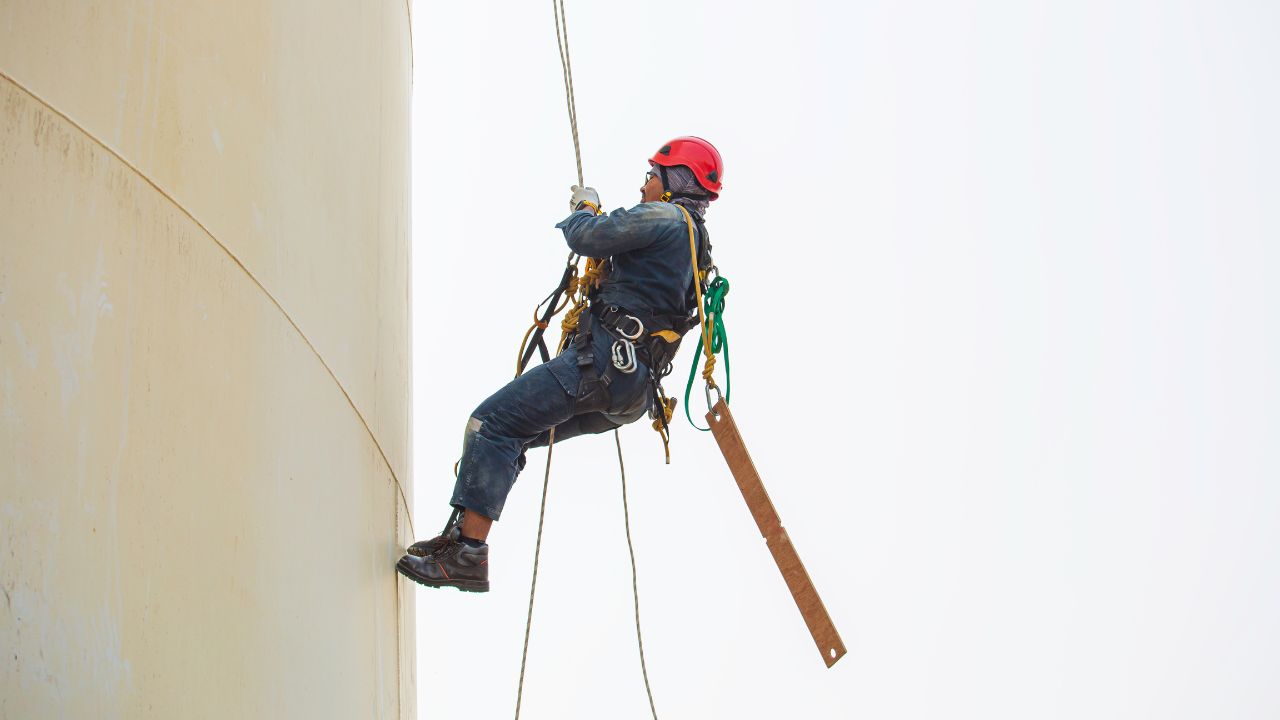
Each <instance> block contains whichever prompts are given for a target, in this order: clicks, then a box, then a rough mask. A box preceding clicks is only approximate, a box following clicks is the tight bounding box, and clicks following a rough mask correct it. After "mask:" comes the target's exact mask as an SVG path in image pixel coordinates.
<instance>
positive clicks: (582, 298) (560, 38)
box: [516, 0, 658, 720]
mask: <svg viewBox="0 0 1280 720" xmlns="http://www.w3.org/2000/svg"><path fill="white" fill-rule="evenodd" d="M551 8H552V10H553V11H554V12H555V17H556V45H557V47H558V48H559V50H560V67H561V70H562V71H563V73H564V85H565V103H566V105H567V106H568V108H569V129H570V130H571V131H572V132H573V155H574V160H575V161H576V163H577V166H578V184H579V185H582V184H584V183H583V181H582V149H581V146H580V145H579V142H578V113H577V106H576V105H575V103H574V99H573V68H572V66H571V65H570V64H569V27H568V25H567V24H565V19H564V18H565V14H564V0H551ZM598 212H599V211H598V210H597V213H598ZM570 262H571V263H573V265H574V267H575V269H576V262H575V261H574V260H573V259H572V257H571V259H570ZM603 274H604V263H603V262H600V261H597V260H595V259H592V258H587V269H586V271H585V272H584V273H583V274H582V275H581V276H580V277H579V276H577V275H576V274H575V275H574V276H573V277H572V278H571V279H570V280H569V282H568V286H567V288H566V300H565V303H564V304H563V305H561V306H560V307H559V308H554V305H555V302H554V300H552V302H551V304H552V309H553V312H551V313H549V314H547V315H545V316H544V317H543V319H542V320H541V321H539V319H538V314H537V308H535V309H534V325H533V326H532V327H530V329H529V331H528V332H526V333H525V337H524V340H523V341H522V342H521V349H520V355H519V356H518V357H521V358H523V356H524V354H525V352H524V351H525V346H526V345H527V344H528V342H529V339H530V337H531V335H532V334H533V333H534V332H535V329H536V330H544V329H546V325H547V322H548V321H549V320H550V319H551V317H552V316H554V315H555V313H558V312H559V311H560V309H563V308H564V307H566V306H567V305H568V304H569V303H570V302H572V303H573V307H572V308H571V309H570V310H569V311H568V312H566V313H565V316H564V319H563V320H562V321H561V323H560V329H561V335H560V344H559V346H558V348H557V354H559V353H561V352H564V349H565V347H566V346H567V345H568V341H569V338H570V337H572V335H573V333H574V331H575V330H577V328H578V320H579V318H580V317H581V316H582V313H583V312H585V311H586V309H587V307H588V300H587V295H588V292H589V291H590V290H591V289H592V288H593V287H595V286H597V285H599V283H600V278H601V276H603ZM554 295H555V293H552V297H554ZM549 299H551V298H549ZM544 302H545V301H544ZM524 362H527V360H524ZM523 369H524V368H523V362H517V367H516V375H517V376H519V375H520V373H521V372H522V371H523ZM613 438H614V442H615V443H616V444H617V446H618V470H619V472H620V473H621V475H622V515H623V521H624V524H625V526H626V532H627V552H629V553H630V555H631V595H632V599H633V600H634V602H635V614H636V643H637V644H638V645H639V647H640V672H641V674H642V675H643V676H644V691H645V693H646V694H647V695H648V696H649V710H650V711H651V712H652V713H653V719H654V720H658V711H657V710H656V709H655V708H654V704H653V691H652V690H651V689H650V687H649V670H648V668H647V667H646V666H645V661H644V638H643V637H642V636H641V634H640V588H639V584H638V581H637V579H636V577H637V574H636V554H635V550H634V548H633V547H632V544H631V517H630V511H629V510H628V507H627V470H626V466H625V465H624V464H623V462H622V440H621V439H620V438H619V435H618V430H617V429H616V428H615V429H614V431H613ZM555 442H556V430H555V428H554V427H553V428H551V432H550V435H549V437H548V439H547V469H546V472H545V473H544V475H543V478H542V505H541V508H540V509H539V511H538V538H537V541H536V542H535V544H534V549H533V578H532V580H530V582H529V611H528V614H527V615H526V616H525V624H524V649H523V650H522V651H521V653H520V682H519V685H518V686H517V688H516V720H520V705H521V703H522V701H523V700H524V673H525V668H526V666H527V664H528V659H529V635H530V632H531V631H532V629H533V600H534V596H535V594H536V591H537V587H538V561H539V559H540V558H541V556H542V528H543V526H544V524H545V522H546V518H547V489H548V487H549V486H550V483H551V450H552V448H553V447H555Z"/></svg>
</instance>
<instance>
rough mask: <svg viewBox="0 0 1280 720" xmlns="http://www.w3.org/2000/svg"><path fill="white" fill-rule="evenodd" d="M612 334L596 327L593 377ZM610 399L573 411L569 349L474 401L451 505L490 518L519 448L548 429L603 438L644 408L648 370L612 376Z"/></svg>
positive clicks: (517, 466)
mask: <svg viewBox="0 0 1280 720" xmlns="http://www.w3.org/2000/svg"><path fill="white" fill-rule="evenodd" d="M613 341H614V337H613V336H611V335H610V334H609V333H608V332H607V331H605V330H604V329H603V328H601V327H600V326H599V325H597V326H596V327H595V329H594V332H593V333H592V354H593V356H594V358H593V359H594V363H593V364H594V366H595V368H596V372H597V373H604V371H605V368H606V367H608V365H609V364H611V360H610V354H609V351H610V347H611V346H612V344H613ZM615 378H616V379H615V380H614V382H613V384H612V385H611V386H610V388H609V390H610V393H611V396H612V397H611V401H610V403H609V407H608V408H606V409H604V410H603V411H595V412H584V413H579V412H577V410H578V405H579V401H578V392H579V384H580V383H581V379H582V378H581V373H580V372H579V370H578V351H577V349H576V348H574V347H573V346H572V345H570V347H569V348H568V349H566V350H565V351H564V352H563V353H561V354H560V355H559V356H557V357H555V358H553V359H552V360H551V361H550V362H547V363H544V364H542V365H539V366H537V367H535V368H533V369H532V370H529V371H528V372H526V373H525V374H523V375H521V376H520V377H518V378H516V379H515V380H512V381H511V382H509V383H507V384H506V386H505V387H503V388H502V389H501V390H499V391H497V392H496V393H494V394H493V395H491V396H490V397H489V399H488V400H485V401H484V402H482V403H480V406H479V407H477V408H476V409H475V412H473V413H472V414H471V419H470V420H469V421H468V422H467V428H466V432H465V433H464V434H463V440H462V460H461V462H460V463H459V464H458V479H457V482H456V483H455V485H454V489H453V500H452V501H451V504H452V505H453V506H454V507H456V508H466V509H467V510H471V511H474V512H478V513H480V514H482V515H485V516H486V517H489V518H492V519H494V520H497V519H498V517H499V516H500V515H501V514H502V506H503V504H504V503H505V502H506V499H507V494H508V493H510V492H511V487H512V485H514V484H515V481H516V476H517V475H519V474H520V471H521V470H522V469H524V462H525V457H524V453H525V450H527V449H528V448H531V447H544V446H546V445H547V443H548V439H549V436H550V432H549V431H550V429H551V428H553V427H554V428H555V431H556V438H555V439H556V443H557V444H559V443H560V442H561V441H563V440H568V439H569V438H573V437H577V436H579V435H588V434H595V433H602V432H606V431H609V430H613V429H614V428H617V427H621V426H622V425H626V424H627V423H631V422H634V421H635V420H637V419H639V418H640V417H641V416H642V415H644V414H645V413H646V412H647V411H648V410H649V402H650V397H649V384H648V379H649V369H648V368H647V367H645V365H644V364H643V363H639V366H638V367H637V368H636V370H635V372H634V373H630V374H622V373H618V374H616V376H615Z"/></svg>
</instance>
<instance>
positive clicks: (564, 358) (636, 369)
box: [396, 137, 724, 592]
mask: <svg viewBox="0 0 1280 720" xmlns="http://www.w3.org/2000/svg"><path fill="white" fill-rule="evenodd" d="M723 175H724V169H723V165H722V163H721V160H720V153H719V152H718V151H717V150H716V149H715V147H714V146H712V145H711V143H709V142H707V141H706V140H703V139H701V138H697V137H680V138H676V139H674V140H672V141H671V142H669V143H666V144H665V145H663V146H662V147H661V148H660V149H659V150H658V151H657V152H656V153H655V154H654V155H653V157H652V158H651V159H650V160H649V171H648V172H647V173H646V174H645V179H644V185H643V186H642V187H641V188H640V195H641V197H640V200H641V202H640V204H639V205H636V206H635V207H633V208H631V209H618V210H614V211H613V212H611V213H608V214H601V212H600V197H599V195H598V194H597V193H596V191H595V190H594V189H592V188H589V187H579V186H577V185H574V186H573V187H572V188H571V191H572V193H573V194H572V196H571V198H570V200H569V207H570V210H571V214H570V215H569V217H567V218H565V219H564V220H563V221H561V222H560V223H559V224H558V225H556V227H557V228H559V229H560V230H562V231H563V232H564V237H565V241H566V242H567V243H568V245H569V248H570V249H571V250H573V252H575V253H577V254H579V255H582V256H584V257H590V258H596V259H598V260H605V259H608V263H607V266H606V271H605V274H604V277H603V279H602V282H601V285H600V287H599V289H598V290H596V291H595V292H594V293H593V295H592V297H591V304H590V309H589V312H584V313H583V314H582V316H581V317H580V319H579V322H578V327H577V330H576V332H575V334H574V336H573V338H572V340H571V342H569V343H568V344H567V346H566V347H565V348H564V350H563V351H562V352H561V353H560V354H559V355H558V356H556V357H555V358H553V359H551V360H550V361H549V362H547V363H544V364H542V365H539V366H537V367H535V368H533V369H532V370H530V371H529V372H526V373H524V374H523V375H520V376H519V377H517V378H516V379H514V380H512V381H511V382H509V383H507V385H506V386H505V387H503V388H502V389H501V390H498V391H497V392H496V393H494V394H493V395H492V396H491V397H489V399H487V400H485V401H484V402H483V403H481V404H480V406H479V407H477V408H476V409H475V412H473V413H472V415H471V418H470V419H469V420H468V421H467V426H466V430H465V432H464V434H463V441H462V459H461V460H460V461H459V463H458V466H457V469H456V474H457V479H456V482H455V485H454V490H453V498H452V500H451V501H450V504H451V505H452V506H453V508H454V512H453V513H452V515H451V516H450V518H449V521H448V523H446V525H445V528H444V530H443V531H442V532H441V534H440V535H439V536H437V537H435V538H432V539H430V540H425V541H422V542H417V543H414V544H413V545H412V546H410V547H409V550H408V554H407V555H405V556H404V557H402V558H400V561H399V562H398V563H397V564H396V569H397V570H398V571H399V572H400V574H402V575H404V576H406V577H408V578H410V579H412V580H414V581H415V582H418V583H420V584H422V585H426V586H429V587H456V588H458V589H459V590H466V591H472V592H487V591H488V590H489V564H488V563H489V546H488V544H487V542H486V541H487V539H488V536H489V529H490V526H491V525H492V524H493V522H494V521H495V520H497V519H498V518H499V517H500V516H501V514H502V506H503V504H504V502H505V501H506V498H507V494H508V493H509V492H510V491H511V487H512V485H513V484H514V483H515V481H516V476H517V475H519V474H520V471H521V470H522V469H523V468H524V464H525V451H526V450H527V449H529V448H531V447H543V446H546V445H548V444H549V443H550V442H551V430H552V429H553V428H554V430H555V436H554V437H555V442H557V443H558V442H560V441H563V440H568V439H570V438H573V437H577V436H579V435H584V434H594V433H602V432H606V431H609V430H613V429H615V428H618V427H621V426H623V425H626V424H628V423H631V422H634V421H635V420H637V419H639V418H640V417H641V416H643V415H644V414H645V413H646V411H649V410H650V408H651V406H652V405H653V398H654V397H655V396H656V392H655V390H654V388H655V384H656V383H657V382H659V381H660V380H661V378H662V376H664V375H665V374H666V373H667V372H670V362H671V360H672V359H673V358H674V357H675V352H676V349H677V347H678V345H679V341H680V337H681V336H682V335H684V333H686V332H687V331H689V330H690V329H691V328H694V327H697V326H698V310H697V300H696V299H695V297H696V296H695V291H694V285H693V283H694V282H696V281H697V280H696V278H695V274H694V268H693V262H692V257H691V250H690V247H689V227H688V225H687V224H686V219H685V218H686V216H685V213H684V212H682V211H681V210H680V208H678V207H676V206H677V205H678V206H680V207H682V208H684V210H685V211H687V212H688V216H689V218H690V219H691V220H692V222H693V225H694V227H695V234H696V237H697V245H698V255H699V263H698V264H699V266H700V267H702V268H703V269H706V268H709V267H710V266H711V255H710V253H711V243H710V241H709V238H708V235H707V231H706V227H705V225H704V224H703V222H704V218H705V214H706V211H707V205H708V203H709V202H710V201H712V200H715V199H716V198H717V197H718V196H719V192H720V187H721V181H722V178H723ZM655 412H662V410H661V409H657V410H655Z"/></svg>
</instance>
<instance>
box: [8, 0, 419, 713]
mask: <svg viewBox="0 0 1280 720" xmlns="http://www.w3.org/2000/svg"><path fill="white" fill-rule="evenodd" d="M408 13H409V8H408V6H407V4H406V2H405V1H404V0H362V1H360V2H354V1H352V2H346V1H344V2H328V3H316V2H312V1H308V0H297V1H293V2H290V1H288V0H273V1H270V2H267V1H263V0H236V1H234V2H204V3H196V2H176V3H155V2H131V1H128V0H116V1H108V0H97V1H93V0H77V1H71V0H41V1H40V2H26V1H24V0H0V589H2V590H3V597H0V718H28V717H32V718H34V717H42V718H43V717H104V718H107V717H131V718H135V717H142V718H174V717H218V718H224V717H307V718H318V717H325V718H357V717H358V718H369V717H373V718H411V717H414V716H415V709H414V698H415V690H414V680H413V678H414V674H415V670H414V656H415V653H414V648H413V637H414V632H413V614H412V608H413V604H412V602H411V600H412V596H411V590H410V588H409V587H408V584H407V583H406V584H402V583H398V582H397V579H396V575H395V573H394V571H393V565H394V562H395V559H396V557H398V555H399V553H400V551H401V548H402V547H403V545H404V543H406V542H407V541H409V539H410V538H411V537H412V532H411V527H410V525H411V520H410V518H409V515H408V508H409V507H411V506H412V495H411V489H412V488H411V487H410V477H411V475H410V473H411V465H410V453H409V438H410V418H409V408H410V404H409V389H410V382H409V368H410V363H409V360H410V358H409V228H408V219H409V213H408V189H409V188H408V185H409V167H408V150H409V93H410V82H411V72H412V67H411V63H412V58H411V46H410V37H409V14H408Z"/></svg>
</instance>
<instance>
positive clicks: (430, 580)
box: [396, 527, 489, 592]
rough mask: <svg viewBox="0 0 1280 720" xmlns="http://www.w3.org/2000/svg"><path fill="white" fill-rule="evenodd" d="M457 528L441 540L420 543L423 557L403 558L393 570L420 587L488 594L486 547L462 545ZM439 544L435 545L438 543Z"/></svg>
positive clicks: (433, 539) (451, 529) (408, 556)
mask: <svg viewBox="0 0 1280 720" xmlns="http://www.w3.org/2000/svg"><path fill="white" fill-rule="evenodd" d="M460 535H461V533H460V531H459V529H458V528H457V527H452V528H450V529H449V531H448V533H447V534H446V535H444V536H442V537H438V538H432V539H431V540H427V541H425V542H423V543H414V544H415V545H423V546H424V548H423V549H428V548H427V547H426V546H428V545H430V548H429V549H430V553H429V554H428V555H425V556H421V557H419V556H417V555H405V556H404V557H402V558H400V562H398V563H396V571H397V572H399V573H400V574H401V575H404V576H405V577H407V578H409V579H410V580H412V581H414V582H416V583H418V584H419V585H426V586H427V587H456V588H458V589H459V590H464V591H466V592H489V546H488V545H481V546H480V547H471V546H470V545H467V544H466V543H464V542H462V540H461V538H460ZM437 541H438V542H437Z"/></svg>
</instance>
